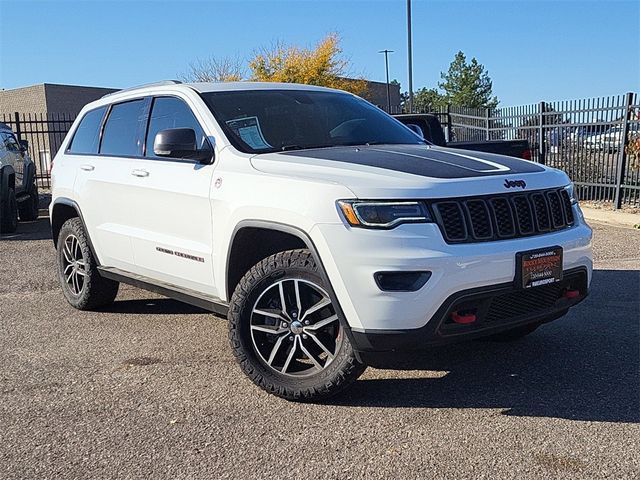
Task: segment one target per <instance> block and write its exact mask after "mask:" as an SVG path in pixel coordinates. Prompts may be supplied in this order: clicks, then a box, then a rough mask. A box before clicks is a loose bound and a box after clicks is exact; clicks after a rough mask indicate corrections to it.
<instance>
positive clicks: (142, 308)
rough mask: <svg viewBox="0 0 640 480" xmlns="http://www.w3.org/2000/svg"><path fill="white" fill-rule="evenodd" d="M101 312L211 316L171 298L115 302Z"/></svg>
mask: <svg viewBox="0 0 640 480" xmlns="http://www.w3.org/2000/svg"><path fill="white" fill-rule="evenodd" d="M100 311H101V312H106V313H119V314H132V315H136V314H139V315H195V314H201V313H206V314H211V315H213V314H212V313H211V312H209V311H207V310H205V309H203V308H199V307H195V306H193V305H189V304H187V303H183V302H179V301H177V300H173V299H171V298H164V297H162V298H140V299H131V300H117V299H116V301H115V302H113V303H112V304H111V305H108V306H106V307H103V308H101V309H100Z"/></svg>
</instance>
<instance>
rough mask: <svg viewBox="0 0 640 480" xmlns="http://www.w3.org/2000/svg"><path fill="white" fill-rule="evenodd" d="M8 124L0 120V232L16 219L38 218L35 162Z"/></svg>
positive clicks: (12, 229) (10, 228)
mask: <svg viewBox="0 0 640 480" xmlns="http://www.w3.org/2000/svg"><path fill="white" fill-rule="evenodd" d="M27 146H28V144H27V142H26V141H18V139H17V138H16V135H15V134H14V133H13V131H12V130H11V128H10V127H9V126H8V125H6V124H4V123H0V232H1V233H12V232H15V230H16V228H17V226H18V215H19V216H20V220H22V221H29V220H35V219H36V218H38V185H37V183H36V166H35V164H34V163H33V161H32V160H31V158H30V157H29V154H28V153H27Z"/></svg>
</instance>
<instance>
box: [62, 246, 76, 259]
mask: <svg viewBox="0 0 640 480" xmlns="http://www.w3.org/2000/svg"><path fill="white" fill-rule="evenodd" d="M62 254H63V255H64V259H65V260H66V261H67V262H69V263H71V262H73V258H72V255H71V250H70V249H69V244H68V243H67V242H66V241H65V242H64V247H63V249H62Z"/></svg>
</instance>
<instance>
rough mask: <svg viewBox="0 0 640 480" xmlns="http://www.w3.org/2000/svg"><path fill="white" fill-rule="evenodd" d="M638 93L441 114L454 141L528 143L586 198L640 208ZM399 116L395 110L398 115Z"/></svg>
mask: <svg viewBox="0 0 640 480" xmlns="http://www.w3.org/2000/svg"><path fill="white" fill-rule="evenodd" d="M639 102H640V99H639V98H638V94H637V93H627V94H624V95H617V96H611V97H602V98H592V99H582V100H566V101H558V102H540V103H536V104H531V105H522V106H517V107H502V108H494V109H489V108H466V107H458V106H455V105H447V106H445V107H440V108H427V109H423V110H421V111H420V112H418V113H433V114H435V115H437V116H438V118H439V119H440V121H441V123H442V125H443V127H444V129H445V134H446V137H447V139H448V140H449V141H454V142H455V141H486V140H514V139H526V140H528V141H529V145H530V148H531V159H532V160H534V161H536V162H539V163H543V164H545V165H549V166H551V167H555V168H559V169H561V170H564V171H565V172H567V174H568V175H569V176H570V177H571V179H572V180H573V181H574V183H575V185H576V191H577V194H578V196H579V197H580V199H582V200H590V201H597V202H611V203H613V206H614V208H620V207H622V206H623V205H630V206H636V207H638V206H640V103H639ZM394 113H395V112H394Z"/></svg>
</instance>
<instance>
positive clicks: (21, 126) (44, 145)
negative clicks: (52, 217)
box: [0, 112, 75, 189]
mask: <svg viewBox="0 0 640 480" xmlns="http://www.w3.org/2000/svg"><path fill="white" fill-rule="evenodd" d="M74 120H75V115H72V114H67V113H50V114H44V113H26V114H25V113H18V112H16V113H10V114H0V122H2V123H6V124H7V125H9V126H10V127H11V129H12V130H13V131H14V132H16V134H17V135H18V139H19V140H26V141H27V142H29V155H30V156H31V158H32V159H33V161H34V162H35V164H36V175H37V179H38V185H39V186H40V188H43V189H48V188H51V177H50V174H49V172H50V170H51V161H52V160H53V157H55V155H56V153H57V152H58V149H59V148H60V145H61V144H62V140H64V137H65V135H66V134H67V132H68V131H69V129H70V128H71V125H72V124H73V121H74Z"/></svg>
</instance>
